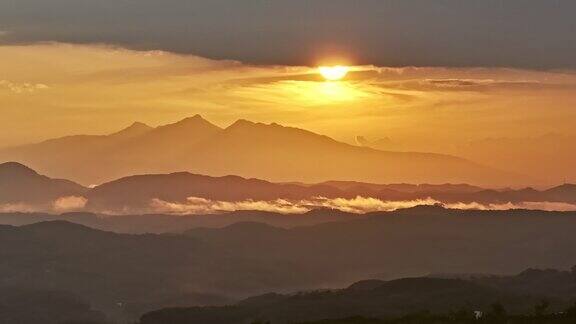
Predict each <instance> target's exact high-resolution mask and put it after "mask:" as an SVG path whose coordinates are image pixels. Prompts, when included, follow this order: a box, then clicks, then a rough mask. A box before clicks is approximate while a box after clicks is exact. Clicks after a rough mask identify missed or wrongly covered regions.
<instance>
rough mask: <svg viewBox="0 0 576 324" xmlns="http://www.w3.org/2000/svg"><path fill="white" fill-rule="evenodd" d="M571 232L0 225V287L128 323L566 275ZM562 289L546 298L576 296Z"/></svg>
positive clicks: (454, 221)
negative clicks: (251, 300) (209, 308)
mask: <svg viewBox="0 0 576 324" xmlns="http://www.w3.org/2000/svg"><path fill="white" fill-rule="evenodd" d="M323 212H325V213H331V211H329V210H325V211H323ZM575 232H576V213H571V212H541V211H521V210H517V211H499V212H496V211H483V212H482V211H457V210H446V209H443V208H439V207H419V208H413V209H407V210H399V211H396V212H390V213H374V214H368V215H366V218H362V219H355V220H351V221H340V222H331V223H323V224H317V225H313V226H305V227H295V228H291V229H283V228H276V227H272V226H269V225H263V224H261V223H236V224H233V225H230V226H227V227H225V228H222V229H215V228H212V229H209V228H197V229H192V230H190V231H188V232H186V233H184V234H160V235H158V234H141V235H128V234H116V233H111V232H105V231H101V230H95V229H91V228H89V227H84V226H81V225H76V224H72V223H69V222H63V221H54V222H44V223H37V224H32V225H26V226H21V227H12V226H0V246H2V249H0V259H1V260H2V263H1V266H0V278H1V279H0V289H3V288H5V287H18V288H20V289H32V288H33V289H46V290H52V289H56V288H57V289H58V290H61V291H67V292H70V293H73V294H76V295H79V296H82V297H83V298H85V299H86V300H87V301H88V302H90V303H91V304H92V305H93V307H94V308H95V309H97V310H99V311H103V312H105V313H106V314H107V315H109V316H111V317H113V318H134V317H135V316H138V315H140V314H142V313H143V312H146V311H149V310H154V309H159V308H161V307H168V306H190V305H218V304H224V303H230V302H231V301H233V300H238V299H240V298H244V297H247V296H249V295H256V294H261V293H266V292H270V291H276V292H280V293H282V292H289V291H295V290H303V289H316V288H333V287H340V286H343V285H345V284H348V283H350V282H354V281H356V280H358V279H360V278H374V279H382V278H385V279H386V278H399V277H406V276H418V275H426V274H430V273H443V274H451V273H515V272H519V271H522V270H523V269H525V268H528V267H531V266H536V267H541V268H548V267H554V268H560V269H567V268H569V267H570V266H571V265H572V264H573V263H574V260H576V238H575V236H574V233H575ZM539 282H542V283H544V282H545V281H539ZM498 285H500V284H497V285H496V286H498ZM520 286H521V285H520ZM545 286H547V285H545ZM530 287H534V286H530ZM562 287H563V288H562V289H560V288H558V289H555V290H550V292H551V293H553V294H554V295H555V296H564V295H565V294H571V293H572V291H573V287H571V286H568V285H563V286H562ZM530 289H533V288H530ZM563 289H564V290H563ZM528 293H530V294H531V293H532V290H528Z"/></svg>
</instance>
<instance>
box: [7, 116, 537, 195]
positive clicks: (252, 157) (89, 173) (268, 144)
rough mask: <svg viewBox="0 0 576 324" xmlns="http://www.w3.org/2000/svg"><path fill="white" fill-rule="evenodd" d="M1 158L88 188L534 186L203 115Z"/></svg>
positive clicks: (454, 163) (443, 162)
mask: <svg viewBox="0 0 576 324" xmlns="http://www.w3.org/2000/svg"><path fill="white" fill-rule="evenodd" d="M2 160H4V161H17V162H20V163H23V164H26V165H30V166H31V167H33V168H34V169H37V170H40V171H41V172H42V173H45V174H49V175H52V176H57V177H63V178H67V179H71V180H73V181H76V182H79V183H82V184H84V185H92V184H101V183H104V182H107V181H111V180H114V179H116V178H120V177H122V176H127V175H135V174H149V173H170V172H175V171H189V172H194V173H200V174H206V175H212V176H221V175H229V174H234V175H239V176H243V177H249V178H252V177H253V178H260V179H266V180H269V181H275V182H286V181H300V182H307V183H311V182H312V183H316V182H323V181H328V180H353V181H362V182H378V183H395V182H405V183H434V184H439V183H447V182H450V183H469V184H475V185H490V186H493V185H499V186H503V185H517V184H523V183H524V184H525V183H529V182H531V179H529V178H528V177H525V176H519V175H516V174H513V173H509V172H504V171H499V170H496V169H492V168H490V167H485V166H482V165H479V164H476V163H474V162H471V161H468V160H465V159H462V158H458V157H454V156H449V155H443V154H433V153H416V152H390V151H380V150H376V149H372V148H367V147H360V146H354V145H349V144H345V143H342V142H338V141H336V140H333V139H331V138H329V137H326V136H322V135H318V134H315V133H312V132H309V131H306V130H303V129H298V128H291V127H284V126H281V125H278V124H275V123H272V124H262V123H254V122H250V121H247V120H238V121H236V122H235V123H233V124H232V125H230V126H228V127H226V128H220V127H218V126H216V125H214V124H212V123H210V122H208V121H207V120H205V119H203V118H202V117H201V116H199V115H196V116H193V117H190V118H186V119H183V120H181V121H179V122H176V123H173V124H169V125H164V126H159V127H156V128H152V127H149V126H147V125H144V124H142V123H134V124H133V125H131V126H130V127H128V128H126V129H124V130H122V131H119V132H116V133H113V134H110V135H100V136H90V135H78V136H68V137H63V138H57V139H51V140H47V141H44V142H41V143H37V144H31V145H24V146H19V147H13V148H9V149H4V150H2V151H0V161H2Z"/></svg>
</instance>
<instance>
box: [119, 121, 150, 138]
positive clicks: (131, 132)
mask: <svg viewBox="0 0 576 324" xmlns="http://www.w3.org/2000/svg"><path fill="white" fill-rule="evenodd" d="M153 129H154V128H153V127H150V126H148V125H146V124H144V123H141V122H134V123H133V124H132V125H130V126H128V127H126V128H124V129H122V130H120V131H118V132H116V133H114V134H111V135H110V136H116V137H137V136H141V135H144V134H146V133H148V132H149V131H151V130H153Z"/></svg>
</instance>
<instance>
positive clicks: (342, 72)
mask: <svg viewBox="0 0 576 324" xmlns="http://www.w3.org/2000/svg"><path fill="white" fill-rule="evenodd" d="M318 71H319V72H320V74H321V75H322V76H323V77H324V78H325V79H326V80H329V81H336V80H340V79H342V78H343V77H345V76H346V74H348V71H349V68H348V67H347V66H342V65H337V66H321V67H319V68H318Z"/></svg>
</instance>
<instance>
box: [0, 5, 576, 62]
mask: <svg viewBox="0 0 576 324" xmlns="http://www.w3.org/2000/svg"><path fill="white" fill-rule="evenodd" d="M574 12H576V2H575V1H573V0H548V1H541V0H524V1H520V0H518V1H505V0H483V1H461V0H438V1H429V0H403V1H400V0H314V1H310V0H290V1H286V0H243V1H238V0H163V1H160V0H98V1H94V0H50V1H46V0H3V1H0V30H3V31H7V32H9V33H5V34H4V35H3V36H2V38H1V39H0V41H3V42H9V43H17V42H34V41H62V42H77V43H93V42H100V43H113V44H119V45H123V46H127V47H132V48H145V49H163V50H170V51H175V52H182V53H194V54H198V55H202V56H208V57H212V58H226V59H237V60H242V61H245V62H251V63H264V64H309V65H313V64H316V63H317V61H318V59H319V58H322V57H329V56H331V55H333V54H334V55H344V56H349V57H350V58H352V59H353V60H354V63H358V64H376V65H381V66H404V65H418V66H423V65H427V66H513V67H528V68H575V67H576V61H575V60H574V59H573V58H574V57H575V56H576V38H575V36H574V35H575V33H576V19H574V17H573V15H574Z"/></svg>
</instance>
